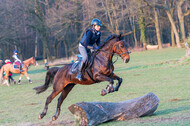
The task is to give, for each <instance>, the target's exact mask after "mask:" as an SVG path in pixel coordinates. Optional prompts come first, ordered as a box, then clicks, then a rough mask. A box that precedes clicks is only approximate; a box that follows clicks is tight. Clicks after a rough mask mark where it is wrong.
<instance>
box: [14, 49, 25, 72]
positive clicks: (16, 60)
mask: <svg viewBox="0 0 190 126" xmlns="http://www.w3.org/2000/svg"><path fill="white" fill-rule="evenodd" d="M13 53H14V54H13V59H14V62H19V63H20V66H19V68H20V72H23V70H22V61H21V60H20V59H19V58H18V55H17V54H18V51H17V50H14V52H13Z"/></svg>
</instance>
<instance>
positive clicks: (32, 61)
mask: <svg viewBox="0 0 190 126" xmlns="http://www.w3.org/2000/svg"><path fill="white" fill-rule="evenodd" d="M31 64H33V65H34V66H36V64H37V63H36V60H35V58H34V57H31V58H29V59H27V60H24V61H23V68H22V70H23V71H22V72H20V70H19V69H14V68H13V64H5V65H3V66H2V67H1V70H0V78H1V80H2V76H3V72H5V76H4V79H5V80H4V82H3V84H7V86H9V82H8V80H7V78H8V76H9V72H12V73H16V74H20V78H19V80H18V84H20V83H21V79H22V76H23V75H25V76H26V78H27V79H28V81H29V83H31V84H32V81H31V80H30V77H29V76H28V73H27V72H28V67H29V66H30V65H31Z"/></svg>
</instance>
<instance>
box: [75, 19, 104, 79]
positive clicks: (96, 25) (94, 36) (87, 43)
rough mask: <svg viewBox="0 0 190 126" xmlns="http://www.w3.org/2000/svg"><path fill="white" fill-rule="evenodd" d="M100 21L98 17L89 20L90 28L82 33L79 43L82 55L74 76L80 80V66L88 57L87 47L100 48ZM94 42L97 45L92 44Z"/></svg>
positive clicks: (91, 48)
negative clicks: (76, 73)
mask: <svg viewBox="0 0 190 126" xmlns="http://www.w3.org/2000/svg"><path fill="white" fill-rule="evenodd" d="M101 26H102V23H101V21H100V20H99V19H97V18H95V19H93V20H92V21H91V28H89V29H88V30H87V31H86V32H85V34H84V35H83V38H82V40H81V41H80V43H79V52H80V54H81V55H82V62H81V65H80V70H79V72H78V75H77V76H76V78H77V79H78V80H79V81H81V80H82V67H83V64H84V63H85V61H86V60H87V58H88V55H87V49H90V50H98V49H99V48H100V37H101V32H100V27H101ZM95 43H96V45H97V46H94V44H95Z"/></svg>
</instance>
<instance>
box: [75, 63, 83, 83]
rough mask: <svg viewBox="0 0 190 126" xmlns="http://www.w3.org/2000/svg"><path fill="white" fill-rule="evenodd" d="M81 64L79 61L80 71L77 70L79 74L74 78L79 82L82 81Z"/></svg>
mask: <svg viewBox="0 0 190 126" xmlns="http://www.w3.org/2000/svg"><path fill="white" fill-rule="evenodd" d="M83 64H84V63H83V62H82V61H81V64H80V69H79V72H78V74H77V76H76V78H77V79H78V80H79V81H81V80H82V67H83Z"/></svg>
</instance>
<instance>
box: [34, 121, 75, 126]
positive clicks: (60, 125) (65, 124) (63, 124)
mask: <svg viewBox="0 0 190 126" xmlns="http://www.w3.org/2000/svg"><path fill="white" fill-rule="evenodd" d="M69 125H70V126H73V125H74V121H68V122H65V121H64V122H55V121H54V122H52V121H50V122H49V123H44V124H42V123H36V124H32V125H30V126H69Z"/></svg>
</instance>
